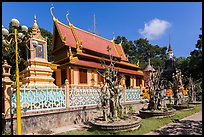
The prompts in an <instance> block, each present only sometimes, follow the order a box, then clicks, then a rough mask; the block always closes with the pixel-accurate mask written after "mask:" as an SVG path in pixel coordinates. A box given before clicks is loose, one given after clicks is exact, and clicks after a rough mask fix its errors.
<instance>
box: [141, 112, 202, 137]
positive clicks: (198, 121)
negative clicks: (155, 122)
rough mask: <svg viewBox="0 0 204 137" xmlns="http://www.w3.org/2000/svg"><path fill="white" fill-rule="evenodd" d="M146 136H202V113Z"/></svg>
mask: <svg viewBox="0 0 204 137" xmlns="http://www.w3.org/2000/svg"><path fill="white" fill-rule="evenodd" d="M145 135H202V111H200V112H198V113H195V114H193V115H191V116H188V117H185V118H183V119H181V120H178V121H175V122H172V123H169V124H167V125H165V126H163V127H161V128H160V129H158V130H155V131H153V132H150V133H147V134H145Z"/></svg>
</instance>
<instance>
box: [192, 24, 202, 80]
mask: <svg viewBox="0 0 204 137" xmlns="http://www.w3.org/2000/svg"><path fill="white" fill-rule="evenodd" d="M201 30H202V28H201ZM195 47H196V49H195V50H193V51H192V52H191V53H190V57H189V58H190V61H189V71H190V73H191V74H192V77H193V79H194V80H199V79H201V78H202V34H200V35H199V39H198V40H197V43H196V44H195Z"/></svg>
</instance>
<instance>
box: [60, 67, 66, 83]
mask: <svg viewBox="0 0 204 137" xmlns="http://www.w3.org/2000/svg"><path fill="white" fill-rule="evenodd" d="M66 78H67V75H66V69H61V83H62V84H64V83H65V80H66Z"/></svg>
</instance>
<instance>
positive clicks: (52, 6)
mask: <svg viewBox="0 0 204 137" xmlns="http://www.w3.org/2000/svg"><path fill="white" fill-rule="evenodd" d="M51 6H52V7H51V8H50V14H51V16H52V18H53V20H55V16H54V14H53V12H52V9H54V6H53V4H52V5H51Z"/></svg>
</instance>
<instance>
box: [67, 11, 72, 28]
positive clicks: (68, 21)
mask: <svg viewBox="0 0 204 137" xmlns="http://www.w3.org/2000/svg"><path fill="white" fill-rule="evenodd" d="M68 16H69V11H67V14H66V19H67V21H68V23H69V26H71V25H72V24H71V22H70V21H69V18H68Z"/></svg>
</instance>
